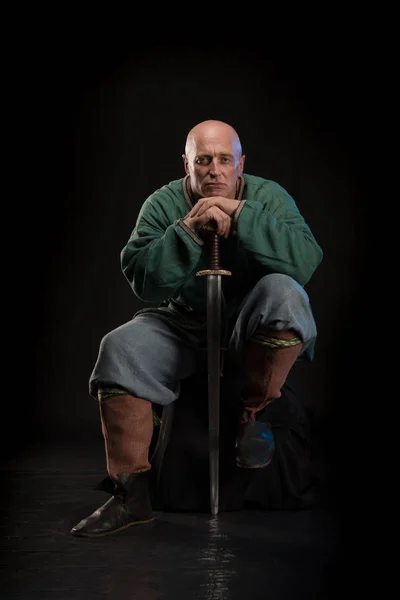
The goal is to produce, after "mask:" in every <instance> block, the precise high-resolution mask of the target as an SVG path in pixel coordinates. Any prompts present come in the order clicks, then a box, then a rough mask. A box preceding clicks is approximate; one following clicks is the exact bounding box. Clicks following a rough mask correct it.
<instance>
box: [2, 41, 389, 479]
mask: <svg viewBox="0 0 400 600" xmlns="http://www.w3.org/2000/svg"><path fill="white" fill-rule="evenodd" d="M288 37H289V38H290V36H288ZM323 38H324V35H323V34H321V39H320V40H319V43H318V44H316V45H315V44H314V45H311V46H309V47H304V46H301V45H299V44H298V43H297V41H296V40H295V39H294V38H293V45H292V46H290V47H288V46H287V45H286V44H280V45H274V44H270V45H265V44H263V43H261V42H260V43H257V39H255V40H253V43H251V40H250V43H248V42H246V43H245V42H244V41H243V43H241V42H240V36H239V38H237V39H236V41H235V43H234V44H232V43H226V42H225V43H222V44H214V45H213V44H210V43H207V44H201V43H198V44H197V43H192V44H190V43H189V42H186V43H183V44H182V45H177V46H173V47H172V46H169V45H168V44H161V43H156V41H157V40H155V41H154V42H153V41H152V42H151V43H148V44H144V45H140V44H135V43H132V42H131V41H128V40H127V38H126V37H124V36H121V38H119V37H118V35H115V31H114V35H113V36H112V37H110V36H107V35H103V36H100V35H94V34H93V32H89V31H86V32H82V33H80V34H77V33H76V31H75V32H74V35H71V36H69V35H67V34H66V33H65V32H64V33H63V34H62V35H61V34H60V35H58V34H57V33H53V35H52V36H50V37H46V36H45V37H43V36H38V39H37V42H36V43H34V44H32V45H31V46H30V47H29V46H28V47H25V54H24V60H23V62H22V66H21V68H20V69H19V70H18V75H17V77H16V79H17V80H18V81H17V83H16V87H15V89H17V90H18V93H16V92H15V93H14V96H13V94H11V97H14V98H15V107H14V108H16V110H17V114H18V120H17V123H18V132H21V134H19V133H18V135H15V139H16V142H17V147H18V157H19V162H18V165H17V167H19V166H21V168H17V171H18V175H17V177H18V179H17V180H16V189H17V190H19V192H20V193H19V194H18V195H17V198H16V201H15V203H14V202H12V201H11V202H10V204H9V210H10V211H15V214H16V217H17V219H18V220H20V221H19V222H20V225H19V226H18V233H17V234H16V236H15V237H14V239H13V242H12V245H8V246H7V248H8V256H9V257H10V253H11V259H10V258H9V260H8V261H6V262H7V265H8V269H9V271H10V273H9V275H8V282H9V283H8V290H9V291H10V290H11V293H9V294H7V300H9V301H10V300H11V309H12V310H13V311H15V312H14V313H13V314H16V315H17V317H16V319H14V320H13V327H12V330H11V334H10V336H9V338H8V339H9V346H8V348H9V350H8V356H9V357H11V365H10V370H9V378H10V379H11V381H12V384H11V386H12V393H11V400H7V401H6V402H5V411H6V422H7V423H18V428H17V437H18V442H17V444H15V443H11V444H10V443H8V442H7V443H6V444H5V450H6V453H7V454H8V456H10V455H13V454H14V453H15V452H17V451H20V450H21V448H24V447H27V446H28V445H29V444H31V443H34V444H39V443H41V442H42V441H44V440H49V441H50V442H52V441H54V442H59V441H65V442H67V443H68V442H69V441H71V443H74V444H79V443H80V442H85V443H86V442H89V443H90V440H91V439H96V440H97V439H98V437H99V435H100V429H99V419H98V408H97V406H96V404H95V403H94V401H93V400H92V399H91V398H90V397H89V395H88V378H89V376H90V373H91V369H92V367H93V365H94V361H95V359H96V356H97V351H98V345H99V342H100V340H101V337H102V336H103V335H104V334H105V333H107V332H108V331H109V330H110V329H112V328H114V327H116V326H118V325H119V324H121V323H122V322H124V321H126V320H128V319H129V318H130V317H131V316H132V314H133V313H134V312H135V310H136V309H137V308H139V307H140V306H141V303H140V302H139V301H138V300H137V299H136V298H135V297H134V295H133V293H132V291H131V290H130V289H129V286H128V284H127V282H126V281H125V280H124V278H123V276H122V273H121V271H120V264H119V253H120V251H121V249H122V247H123V246H124V244H125V243H126V241H127V239H128V237H129V235H130V233H131V230H132V229H133V227H134V224H135V219H136V217H137V214H138V211H139V208H140V206H141V204H142V202H143V201H144V200H145V198H146V197H147V196H148V195H149V194H150V193H151V192H152V191H153V190H154V189H156V188H157V187H159V186H161V185H163V184H164V183H167V182H169V181H171V180H173V179H176V178H179V177H181V176H183V175H184V170H183V163H182V158H181V155H182V153H183V151H184V143H185V138H186V135H187V132H188V131H189V129H190V128H191V127H192V126H193V125H195V124H196V123H198V122H199V121H202V120H204V119H209V118H212V119H221V120H224V121H227V122H228V123H230V124H231V125H233V127H235V128H236V130H237V131H238V133H239V135H240V137H241V141H242V146H243V150H244V153H245V154H246V157H247V158H246V164H245V172H247V173H252V174H256V175H259V176H262V177H265V178H269V179H273V180H275V181H277V182H279V183H280V184H281V185H282V186H283V187H285V188H286V189H287V190H288V191H289V193H290V194H291V195H292V196H293V197H294V198H295V200H296V202H297V204H298V206H299V208H300V211H301V212H302V214H303V216H304V217H305V219H306V221H307V222H308V224H309V225H310V227H311V229H312V231H313V233H314V235H315V237H316V239H317V241H318V242H319V243H320V245H321V247H322V249H323V251H324V259H323V262H322V263H321V265H320V267H319V268H318V270H317V271H316V273H315V275H314V277H313V279H312V280H311V282H310V283H309V284H308V285H307V291H308V293H309V295H310V298H311V302H312V306H313V309H314V313H315V316H316V319H317V324H318V327H319V338H318V344H317V352H316V358H315V361H314V362H313V364H312V365H310V366H307V367H306V368H305V370H304V373H303V377H304V378H305V381H306V384H307V387H308V402H309V405H310V407H311V409H312V413H313V415H314V418H315V423H316V435H317V437H318V439H320V441H321V451H322V453H326V455H327V458H328V462H329V464H330V465H331V466H333V467H335V465H336V464H337V463H339V462H340V463H341V464H342V465H343V458H344V457H345V458H346V465H347V468H349V466H348V465H349V464H351V461H352V459H353V458H352V457H354V456H355V455H354V453H352V452H350V445H351V444H354V443H356V442H355V430H354V427H355V423H356V419H357V409H356V408H355V396H356V395H357V394H358V393H359V389H360V387H359V386H360V378H361V375H360V373H361V372H362V368H361V367H358V366H357V355H354V340H355V339H357V340H358V341H357V344H358V345H359V344H361V345H362V344H363V338H362V336H363V331H364V330H363V327H362V316H361V315H362V314H363V310H364V306H365V304H364V302H365V294H366V290H367V279H366V270H367V266H368V256H369V249H370V246H369V235H368V223H369V208H368V193H369V181H368V173H369V162H368V161H367V160H366V159H367V155H368V153H369V152H370V151H369V150H367V145H368V144H367V140H368V139H370V138H371V134H372V132H373V130H374V127H375V122H376V120H377V118H378V115H377V113H376V111H377V110H378V109H377V107H376V105H375V104H374V101H373V97H372V95H371V89H370V79H371V69H373V68H374V67H375V68H377V66H379V65H377V64H376V62H375V63H374V58H373V56H372V57H371V54H370V52H369V48H368V47H365V48H364V49H363V51H360V49H359V47H358V49H354V48H353V47H352V41H348V42H347V45H345V46H344V45H343V43H342V44H341V45H339V46H337V45H332V44H331V43H325V44H324V40H323ZM366 113H368V127H366V126H365V125H366V120H365V114H366ZM21 136H22V137H21ZM9 233H10V234H12V231H10V232H9ZM18 303H19V304H18ZM17 304H18V305H17ZM16 331H17V333H16ZM360 336H361V337H360ZM360 369H361V370H360ZM11 373H12V374H13V375H11ZM5 387H7V384H5ZM7 398H8V396H7ZM14 431H15V429H14ZM339 439H340V442H338V440H339ZM356 452H357V450H356ZM3 456H4V454H3ZM354 460H356V459H355V458H354ZM345 472H346V471H345ZM341 477H344V475H343V473H342V472H341Z"/></svg>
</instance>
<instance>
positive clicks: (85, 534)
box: [71, 517, 155, 537]
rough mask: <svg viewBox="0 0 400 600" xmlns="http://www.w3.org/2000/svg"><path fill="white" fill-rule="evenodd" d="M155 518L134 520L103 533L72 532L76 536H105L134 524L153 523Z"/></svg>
mask: <svg viewBox="0 0 400 600" xmlns="http://www.w3.org/2000/svg"><path fill="white" fill-rule="evenodd" d="M154 520H155V517H152V518H151V519H147V520H146V521H133V522H132V523H128V524H127V525H123V526H122V527H119V528H118V529H113V530H112V531H104V532H103V533H83V532H82V533H81V532H79V531H78V532H76V533H71V535H73V536H75V537H104V536H105V535H112V534H113V533H118V531H123V530H124V529H128V527H132V526H134V525H141V524H142V523H143V524H145V523H151V522H152V521H154Z"/></svg>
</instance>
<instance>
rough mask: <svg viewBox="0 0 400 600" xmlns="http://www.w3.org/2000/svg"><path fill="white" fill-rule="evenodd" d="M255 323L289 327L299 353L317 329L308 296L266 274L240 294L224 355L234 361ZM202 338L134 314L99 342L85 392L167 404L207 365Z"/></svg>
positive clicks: (164, 319) (163, 319) (164, 320)
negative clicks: (111, 390) (114, 392)
mask: <svg viewBox="0 0 400 600" xmlns="http://www.w3.org/2000/svg"><path fill="white" fill-rule="evenodd" d="M259 326H262V327H263V328H271V329H273V330H275V331H284V330H289V329H293V330H294V331H295V332H296V333H297V335H298V336H299V337H300V338H301V339H302V340H303V344H304V345H303V348H302V353H304V352H305V351H306V349H307V347H308V346H309V345H310V344H311V343H312V342H313V341H314V339H315V337H316V334H317V330H316V324H315V320H314V317H313V314H312V310H311V307H310V303H309V299H308V295H307V293H306V292H305V290H304V289H303V288H302V287H301V286H300V285H299V284H298V283H297V282H296V281H294V279H292V278H291V277H288V276H287V275H280V274H271V275H266V276H265V277H263V278H262V279H260V280H259V281H258V282H257V284H256V285H255V286H254V288H253V289H252V290H251V291H250V292H249V293H248V294H247V296H246V297H245V298H244V300H243V302H242V304H241V306H240V308H239V311H238V316H237V320H236V323H235V325H234V327H233V331H232V334H231V336H230V339H229V343H228V354H229V355H230V356H231V357H233V359H234V360H237V361H238V363H241V362H242V357H243V350H244V343H245V341H246V340H248V339H249V338H250V337H251V336H252V335H253V333H254V332H255V331H256V329H257V327H259ZM203 334H204V332H203ZM202 338H204V335H199V334H198V332H196V331H193V330H188V329H185V328H184V327H182V326H180V325H179V324H177V323H175V322H173V321H172V320H171V319H170V318H168V316H167V315H165V314H163V313H160V314H155V313H143V314H138V315H136V316H135V317H134V318H133V319H132V320H130V321H129V322H127V323H125V324H123V325H121V326H120V327H117V328H116V329H114V330H113V331H110V332H109V333H107V334H106V335H105V336H104V338H103V339H102V340H101V343H100V349H99V354H98V358H97V361H96V364H95V367H94V369H93V372H92V374H91V377H90V381H89V392H90V394H91V395H92V396H93V397H94V398H97V389H98V388H100V387H106V386H115V387H121V388H123V389H125V390H126V391H127V392H129V393H130V394H132V395H133V396H136V397H138V398H144V399H146V400H149V401H151V402H154V403H156V404H160V405H163V406H165V405H167V404H170V403H171V402H174V401H175V400H176V399H177V398H178V397H179V393H180V382H181V380H182V379H184V378H186V377H189V376H190V375H193V374H194V373H195V372H197V371H198V370H199V369H205V368H206V365H207V356H206V351H205V346H204V343H203V342H204V339H202Z"/></svg>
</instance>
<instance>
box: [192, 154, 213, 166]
mask: <svg viewBox="0 0 400 600" xmlns="http://www.w3.org/2000/svg"><path fill="white" fill-rule="evenodd" d="M194 162H195V163H196V164H197V165H208V164H209V163H210V159H209V158H207V157H206V156H199V157H198V158H196V160H195V161H194Z"/></svg>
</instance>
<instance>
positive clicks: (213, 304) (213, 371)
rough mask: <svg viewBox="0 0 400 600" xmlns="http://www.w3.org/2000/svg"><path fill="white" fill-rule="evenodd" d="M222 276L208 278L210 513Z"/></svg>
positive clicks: (215, 490)
mask: <svg viewBox="0 0 400 600" xmlns="http://www.w3.org/2000/svg"><path fill="white" fill-rule="evenodd" d="M220 331H221V275H208V276H207V345H208V434H209V460H210V505H211V513H212V514H213V515H216V514H218V505H219V412H220V406H219V403H220V371H221V364H220V362H221V353H220V343H221V339H220V338H221V333H220Z"/></svg>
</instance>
